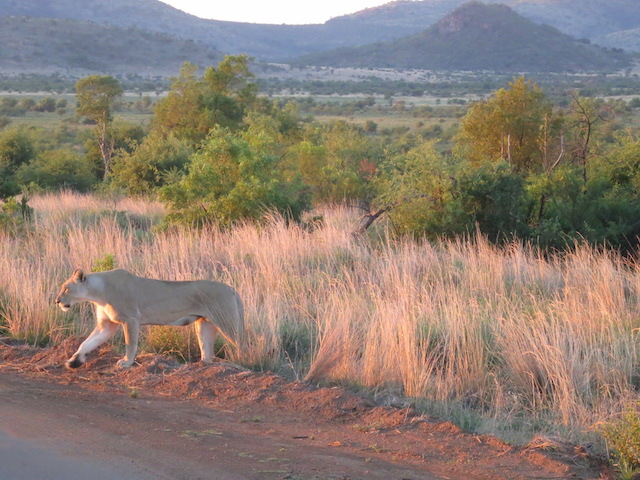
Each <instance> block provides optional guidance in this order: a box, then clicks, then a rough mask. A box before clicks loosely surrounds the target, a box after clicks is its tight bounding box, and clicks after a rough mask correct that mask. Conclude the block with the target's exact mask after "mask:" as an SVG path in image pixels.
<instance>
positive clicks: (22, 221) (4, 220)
mask: <svg viewBox="0 0 640 480" xmlns="http://www.w3.org/2000/svg"><path fill="white" fill-rule="evenodd" d="M27 201H28V200H27V198H26V197H22V199H21V201H20V202H18V201H17V200H16V199H15V198H9V199H8V200H5V202H4V203H2V205H0V231H2V232H6V233H8V234H10V235H15V236H18V235H24V234H25V233H26V231H27V227H28V225H29V221H30V220H31V218H32V215H33V209H32V208H31V207H30V206H29V205H28V204H27Z"/></svg>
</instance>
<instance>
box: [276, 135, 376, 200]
mask: <svg viewBox="0 0 640 480" xmlns="http://www.w3.org/2000/svg"><path fill="white" fill-rule="evenodd" d="M288 155H289V157H290V159H291V161H292V162H293V163H294V164H295V165H296V168H297V169H298V170H299V171H300V173H301V175H302V178H303V179H304V182H305V183H306V184H308V185H309V186H310V187H311V188H312V192H313V197H314V200H315V201H316V202H320V203H331V202H334V203H336V202H343V201H345V200H350V201H354V200H355V201H361V202H364V203H368V202H369V201H370V200H371V197H372V195H373V194H372V186H371V181H372V179H373V177H374V174H375V171H376V166H377V164H378V163H379V161H380V159H381V158H382V155H383V151H382V146H381V144H380V142H379V141H378V140H377V139H374V138H371V137H369V136H367V135H365V134H364V132H363V131H362V130H360V129H359V128H357V127H355V126H353V125H349V124H347V123H346V122H334V123H331V124H329V125H323V126H317V125H312V126H309V127H308V128H307V129H306V131H305V132H304V133H303V140H302V141H301V142H300V143H298V144H296V145H294V146H292V147H291V149H290V150H289V153H288Z"/></svg>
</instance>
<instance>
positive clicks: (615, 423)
mask: <svg viewBox="0 0 640 480" xmlns="http://www.w3.org/2000/svg"><path fill="white" fill-rule="evenodd" d="M599 430H600V432H601V433H602V435H603V436H604V438H605V439H606V441H607V445H608V448H609V449H610V450H611V452H612V454H613V457H614V459H615V460H616V461H617V463H618V466H619V468H620V470H621V472H622V473H623V474H625V473H626V475H625V476H624V478H632V477H633V474H634V473H637V472H638V471H640V413H638V409H637V405H636V406H635V408H633V407H632V408H629V409H628V410H627V411H626V412H624V413H622V414H621V415H620V417H619V418H616V419H614V420H611V421H609V422H606V423H604V424H602V425H600V428H599ZM633 478H635V477H633Z"/></svg>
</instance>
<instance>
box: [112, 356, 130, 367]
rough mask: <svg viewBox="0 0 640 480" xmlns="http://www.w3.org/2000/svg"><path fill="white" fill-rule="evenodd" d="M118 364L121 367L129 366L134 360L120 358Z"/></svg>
mask: <svg viewBox="0 0 640 480" xmlns="http://www.w3.org/2000/svg"><path fill="white" fill-rule="evenodd" d="M116 365H117V366H118V367H120V368H129V367H130V366H131V365H133V360H127V359H126V358H121V359H120V360H118V362H117V363H116Z"/></svg>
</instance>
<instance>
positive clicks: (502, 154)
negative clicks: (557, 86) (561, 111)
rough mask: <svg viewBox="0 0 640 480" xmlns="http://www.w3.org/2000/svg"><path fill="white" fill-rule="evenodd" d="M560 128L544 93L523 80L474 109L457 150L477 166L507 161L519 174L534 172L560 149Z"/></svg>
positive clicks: (461, 127)
mask: <svg viewBox="0 0 640 480" xmlns="http://www.w3.org/2000/svg"><path fill="white" fill-rule="evenodd" d="M560 127H561V122H559V117H557V116H556V115H554V112H553V107H552V105H551V103H550V102H549V101H548V100H547V99H546V96H545V94H544V92H542V90H540V89H539V88H538V86H537V85H535V84H533V83H532V82H530V81H529V82H528V81H526V80H525V78H524V77H520V78H518V79H516V80H514V81H513V82H511V83H509V88H507V89H504V88H502V89H500V90H498V91H497V92H495V95H494V96H492V97H491V98H489V99H487V100H485V101H482V102H478V103H476V104H475V105H473V106H472V107H471V109H470V110H469V112H468V113H467V115H465V117H464V118H463V119H462V122H461V125H460V132H459V134H458V136H457V138H456V141H457V145H456V147H457V149H458V151H459V152H460V154H461V155H462V156H464V157H466V158H467V159H469V160H470V161H471V162H472V163H475V164H480V163H486V162H498V161H505V162H507V163H509V164H511V165H513V166H514V167H515V168H516V170H517V171H523V172H535V171H539V170H541V169H542V168H543V164H544V163H545V161H547V162H548V159H549V158H551V157H553V155H552V152H551V149H552V148H559V145H560V143H561V132H560Z"/></svg>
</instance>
